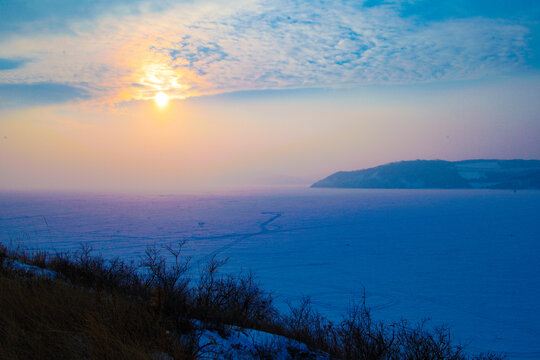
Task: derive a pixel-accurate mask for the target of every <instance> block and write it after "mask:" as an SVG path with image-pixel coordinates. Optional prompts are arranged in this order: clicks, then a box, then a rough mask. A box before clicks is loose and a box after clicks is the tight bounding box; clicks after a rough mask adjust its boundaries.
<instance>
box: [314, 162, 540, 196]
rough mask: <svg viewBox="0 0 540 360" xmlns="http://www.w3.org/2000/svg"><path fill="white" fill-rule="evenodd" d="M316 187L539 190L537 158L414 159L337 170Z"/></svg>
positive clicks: (539, 171)
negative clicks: (367, 167) (362, 167)
mask: <svg viewBox="0 0 540 360" xmlns="http://www.w3.org/2000/svg"><path fill="white" fill-rule="evenodd" d="M312 187H319V188H380V189H471V188H472V189H475V188H476V189H540V160H464V161H454V162H452V161H443V160H414V161H401V162H395V163H389V164H385V165H381V166H377V167H373V168H369V169H364V170H357V171H339V172H336V173H334V174H332V175H330V176H328V177H327V178H324V179H322V180H320V181H317V182H316V183H314V184H313V185H312Z"/></svg>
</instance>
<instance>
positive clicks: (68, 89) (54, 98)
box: [0, 83, 89, 108]
mask: <svg viewBox="0 0 540 360" xmlns="http://www.w3.org/2000/svg"><path fill="white" fill-rule="evenodd" d="M88 97H89V93H88V92H87V91H86V90H84V89H82V88H80V87H76V86H71V85H66V84H57V83H33V84H2V83H0V108H13V107H21V106H28V105H48V104H58V103H66V102H70V101H75V100H83V99H87V98H88Z"/></svg>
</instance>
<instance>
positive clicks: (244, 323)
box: [0, 244, 501, 360]
mask: <svg viewBox="0 0 540 360" xmlns="http://www.w3.org/2000/svg"><path fill="white" fill-rule="evenodd" d="M181 245H182V244H180V245H179V246H177V247H166V248H164V249H163V250H165V251H166V252H167V253H168V254H169V259H172V261H171V262H170V263H169V264H168V263H167V260H166V258H165V257H164V256H163V255H162V252H161V250H162V249H158V248H155V247H154V248H148V250H147V252H146V256H145V257H144V259H143V260H142V261H141V263H140V264H138V265H135V264H134V263H125V262H123V261H121V260H119V259H112V260H105V259H103V258H102V257H100V256H93V255H91V250H90V249H89V248H87V247H82V248H81V250H79V251H77V252H75V253H71V254H70V253H56V254H52V255H51V254H48V253H45V252H28V251H20V250H10V249H9V248H7V247H5V246H3V245H2V244H0V350H1V351H0V359H311V360H323V359H388V360H398V359H400V360H401V359H411V360H412V359H418V360H420V359H424V360H430V359H433V360H435V359H437V360H467V359H476V360H496V359H501V357H499V356H497V355H494V354H484V355H478V356H475V357H470V356H468V355H466V354H465V352H464V349H463V347H462V346H459V345H455V344H453V342H452V337H451V335H450V333H449V331H448V329H447V328H444V327H431V326H427V325H426V324H425V323H421V324H419V325H411V324H409V323H407V322H406V321H401V322H399V323H394V324H391V325H386V324H384V323H382V322H378V321H375V320H374V319H373V318H372V316H371V314H370V311H369V309H367V308H366V306H365V304H358V305H353V306H351V309H350V311H349V313H348V314H347V316H345V317H344V320H343V321H342V322H341V323H332V322H330V321H328V320H326V319H325V318H324V317H323V316H322V315H321V314H319V313H318V312H317V311H315V310H314V309H313V308H312V306H311V304H310V302H309V299H307V298H306V299H303V300H302V301H301V302H300V303H299V304H298V305H297V306H291V308H290V313H288V314H280V313H279V312H278V311H277V310H276V309H275V308H274V306H273V303H272V301H273V299H272V297H271V296H270V295H269V294H268V293H266V292H264V291H262V290H261V289H260V288H259V287H258V286H257V285H256V283H255V282H254V280H253V277H252V276H249V275H248V276H230V275H221V274H219V273H218V270H219V267H220V266H221V265H223V262H222V261H217V260H216V259H211V260H210V261H209V262H208V264H207V266H206V268H205V269H204V270H202V271H201V272H200V274H199V275H198V277H196V278H192V277H191V276H189V274H190V272H189V259H185V258H183V257H181V256H180V255H181Z"/></svg>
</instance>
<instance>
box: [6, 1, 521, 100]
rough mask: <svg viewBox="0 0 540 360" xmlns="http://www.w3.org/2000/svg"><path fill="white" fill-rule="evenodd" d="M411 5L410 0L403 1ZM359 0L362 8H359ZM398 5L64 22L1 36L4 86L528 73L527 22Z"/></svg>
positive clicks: (202, 4)
mask: <svg viewBox="0 0 540 360" xmlns="http://www.w3.org/2000/svg"><path fill="white" fill-rule="evenodd" d="M404 3H407V2H404ZM364 5H366V4H364ZM403 6H405V5H404V4H403V2H382V3H375V4H369V6H362V3H359V2H353V1H339V0H336V1H327V0H317V1H285V0H274V1H267V0H263V1H244V0H240V1H235V2H234V4H231V3H230V2H224V1H195V2H185V3H177V4H170V6H169V7H167V8H166V9H160V11H156V10H155V9H150V8H148V7H147V6H143V5H141V6H140V7H139V8H138V10H137V11H129V12H126V13H124V14H118V12H114V13H111V14H109V15H107V14H103V15H101V16H100V17H98V18H94V19H92V20H88V21H84V20H81V19H80V18H79V17H77V18H75V19H74V20H71V21H70V23H69V31H66V32H65V33H43V34H41V33H20V34H19V35H12V36H8V37H6V38H5V39H4V40H0V57H2V58H6V59H10V58H31V59H33V61H32V62H30V63H27V64H25V66H24V67H17V66H13V67H11V68H10V67H9V66H8V67H7V69H5V70H3V71H1V72H0V83H1V84H4V85H3V86H4V87H5V86H7V85H8V84H10V85H13V84H31V83H61V84H65V85H66V86H77V88H80V87H81V86H82V87H84V91H86V92H87V93H88V94H91V96H92V98H93V99H94V101H96V102H100V103H109V104H111V103H118V102H123V101H130V100H140V99H149V98H151V97H153V96H154V94H155V93H156V92H158V91H167V92H168V93H169V94H170V95H171V96H172V97H176V98H186V97H190V96H200V95H208V94H219V93H225V92H233V91H241V90H267V89H277V90H279V89H296V88H325V87H335V88H343V87H352V86H359V85H365V84H387V83H406V84H409V83H418V82H433V81H452V80H468V79H478V78H483V77H486V76H492V75H496V74H501V73H509V72H513V71H519V70H520V69H523V68H524V67H525V66H526V64H525V60H524V59H525V57H526V53H527V42H526V39H527V34H528V31H529V30H528V29H527V28H526V27H525V26H522V25H520V24H519V23H516V22H512V21H510V20H502V19H493V18H492V19H489V18H483V17H478V16H476V17H465V18H446V19H442V20H437V21H429V22H426V21H424V22H419V21H416V20H415V19H414V18H411V17H406V16H403V15H402V13H401V12H400V11H401V10H402V7H403Z"/></svg>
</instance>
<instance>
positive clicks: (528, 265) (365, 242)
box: [0, 189, 540, 359]
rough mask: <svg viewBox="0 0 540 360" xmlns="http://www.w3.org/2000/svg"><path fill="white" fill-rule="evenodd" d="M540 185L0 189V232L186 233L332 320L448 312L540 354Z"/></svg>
mask: <svg viewBox="0 0 540 360" xmlns="http://www.w3.org/2000/svg"><path fill="white" fill-rule="evenodd" d="M538 214H540V192H538V191H518V192H517V193H514V192H512V191H498V190H446V191H440V190H362V189H353V190H346V189H306V190H290V191H289V190H288V191H282V190H279V191H274V192H267V193H246V194H215V195H204V196H127V195H126V196H121V195H76V194H73V195H57V194H15V193H5V194H0V240H2V241H3V242H10V241H11V242H12V243H13V244H18V243H24V244H25V245H26V246H28V247H29V248H39V249H49V250H60V251H61V250H68V249H71V250H73V249H76V248H77V247H78V246H79V244H80V243H81V242H86V243H89V244H91V245H92V246H93V247H94V248H95V249H98V250H99V251H100V252H102V253H103V255H105V256H111V257H112V256H116V255H120V256H122V257H126V258H131V259H135V260H137V259H139V257H140V256H141V255H142V254H143V252H144V249H145V247H146V246H147V245H149V244H157V245H161V244H168V243H171V242H175V241H180V240H188V241H189V242H188V244H187V245H186V248H185V250H186V255H189V256H192V258H193V260H192V264H193V266H194V267H195V269H194V270H195V271H196V270H197V267H198V266H200V265H201V264H203V263H204V261H205V259H208V258H209V257H210V256H212V255H218V256H219V257H221V258H229V262H228V264H227V266H226V268H225V269H224V271H230V272H238V271H240V270H242V271H248V270H253V271H254V272H255V274H256V275H257V278H258V279H259V281H260V282H261V283H262V285H263V288H265V289H267V290H270V291H273V292H274V295H275V296H276V301H277V303H278V305H279V306H280V307H281V309H283V310H286V309H287V306H286V305H285V302H286V301H295V300H297V299H299V298H300V297H301V296H302V295H309V296H311V298H312V300H313V302H314V304H315V306H316V308H318V309H319V310H320V311H321V312H322V313H323V314H325V315H327V316H329V317H330V318H331V319H333V320H340V318H341V314H343V313H344V312H345V311H346V310H347V306H348V305H349V303H350V301H354V300H360V299H361V297H362V295H363V293H364V290H365V292H366V295H367V304H368V306H371V308H372V309H373V315H374V316H375V317H376V318H377V319H381V320H385V321H388V322H391V321H395V320H398V319H400V318H405V319H407V320H410V321H413V322H414V321H420V320H422V319H425V318H431V319H432V323H433V324H441V323H444V324H447V325H449V326H450V327H451V329H452V330H453V334H454V335H455V336H456V338H457V340H458V341H460V342H463V343H465V344H467V345H468V349H469V350H470V351H471V352H479V351H488V350H492V351H502V352H506V353H508V354H509V359H521V358H540V346H539V345H538V341H537V340H538V338H539V337H540V307H538V303H540V272H539V270H538V263H539V262H540V221H538Z"/></svg>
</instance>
